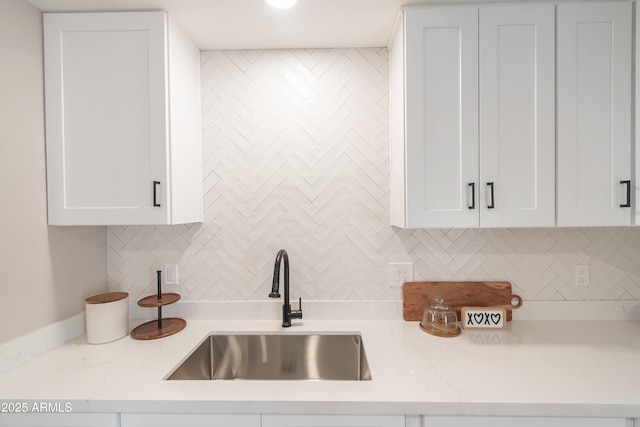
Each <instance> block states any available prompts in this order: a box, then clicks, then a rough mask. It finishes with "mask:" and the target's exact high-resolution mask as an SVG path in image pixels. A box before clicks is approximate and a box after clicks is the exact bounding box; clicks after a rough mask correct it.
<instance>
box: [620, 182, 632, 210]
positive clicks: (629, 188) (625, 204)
mask: <svg viewBox="0 0 640 427" xmlns="http://www.w3.org/2000/svg"><path fill="white" fill-rule="evenodd" d="M620 184H623V185H626V186H627V202H626V203H624V204H622V205H620V207H621V208H630V207H631V181H629V180H626V181H620Z"/></svg>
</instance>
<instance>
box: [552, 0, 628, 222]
mask: <svg viewBox="0 0 640 427" xmlns="http://www.w3.org/2000/svg"><path fill="white" fill-rule="evenodd" d="M631 17H632V4H631V3H626V2H620V3H618V2H611V3H606V4H605V3H601V4H598V3H595V4H560V5H558V7H557V21H558V22H557V28H558V30H557V31H558V34H557V38H558V48H557V49H558V52H557V58H558V64H557V67H558V71H557V79H558V80H557V91H558V101H557V102H558V106H557V108H558V123H557V132H558V141H557V144H558V147H557V153H558V176H557V180H558V190H557V191H558V200H557V207H558V226H608V225H629V224H631V217H632V215H631V212H632V211H631V207H630V205H631V203H630V200H629V199H630V192H631V190H632V186H633V185H634V184H633V181H632V177H631V164H632V163H631V162H632V160H631V57H632V52H631V50H632V43H631V41H632V40H631V38H632V36H631V29H632V26H631V24H632V22H631Z"/></svg>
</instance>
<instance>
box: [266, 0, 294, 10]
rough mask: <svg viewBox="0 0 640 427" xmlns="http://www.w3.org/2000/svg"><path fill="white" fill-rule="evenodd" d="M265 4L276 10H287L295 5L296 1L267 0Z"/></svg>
mask: <svg viewBox="0 0 640 427" xmlns="http://www.w3.org/2000/svg"><path fill="white" fill-rule="evenodd" d="M267 3H269V6H272V7H275V8H277V9H289V8H290V7H291V6H293V5H294V4H296V0H267Z"/></svg>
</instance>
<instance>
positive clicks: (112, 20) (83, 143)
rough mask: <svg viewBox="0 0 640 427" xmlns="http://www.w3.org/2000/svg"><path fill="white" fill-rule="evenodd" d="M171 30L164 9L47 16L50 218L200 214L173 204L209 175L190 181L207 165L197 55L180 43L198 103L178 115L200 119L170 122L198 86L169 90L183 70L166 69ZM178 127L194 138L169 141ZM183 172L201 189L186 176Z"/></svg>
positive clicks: (154, 220)
mask: <svg viewBox="0 0 640 427" xmlns="http://www.w3.org/2000/svg"><path fill="white" fill-rule="evenodd" d="M169 29H170V26H169V22H168V19H167V15H166V14H165V13H164V12H141V13H140V12H138V13H72V14H67V13H53V14H45V15H44V40H45V44H44V50H45V98H46V101H45V107H46V138H47V185H48V204H49V224H51V225H112V224H169V223H176V222H193V221H198V220H199V219H198V218H199V217H201V215H202V214H201V213H200V214H199V215H198V212H197V206H195V204H194V205H192V206H189V207H188V209H190V210H191V211H193V212H195V213H194V214H192V215H181V214H178V215H176V214H175V212H174V209H172V203H174V202H175V200H174V199H175V198H178V199H179V200H180V197H181V196H180V194H181V192H182V191H185V189H187V190H186V191H187V192H188V193H190V194H197V189H198V185H200V186H201V181H202V176H201V174H199V176H198V181H200V184H198V182H194V181H193V176H194V172H193V170H194V169H195V170H196V172H195V174H197V171H198V170H199V168H200V167H201V153H200V152H199V151H201V148H200V147H201V141H200V119H199V116H200V107H199V105H200V101H199V76H200V75H199V52H198V51H197V49H195V47H193V46H192V45H191V46H189V45H186V44H184V43H183V44H180V43H175V49H176V50H177V49H182V51H183V53H184V54H183V55H182V57H181V58H180V60H181V61H183V62H184V64H183V65H182V67H183V69H184V68H185V67H186V68H187V69H191V70H192V71H191V72H187V73H183V74H182V76H180V77H181V78H182V79H185V78H188V79H189V80H195V81H196V86H197V87H196V88H195V89H196V90H197V95H196V104H195V105H193V106H187V105H185V104H184V103H182V105H181V108H182V110H180V109H179V108H175V113H176V117H177V116H178V115H185V114H190V115H192V116H195V118H190V119H186V120H184V121H181V122H180V123H179V124H177V125H176V126H170V125H171V123H170V119H171V113H172V110H171V107H172V106H173V105H171V104H170V102H171V103H173V102H174V101H173V98H174V97H177V98H180V99H183V100H184V99H188V98H189V97H190V96H191V95H189V94H190V93H191V92H193V90H194V88H193V83H192V82H191V81H190V82H188V83H187V84H186V85H185V86H183V87H181V88H177V87H174V88H172V84H173V83H174V82H175V83H176V84H177V82H178V81H177V80H175V79H173V80H172V76H173V74H176V75H180V73H179V72H177V71H176V72H175V73H174V72H173V70H170V69H169V68H168V63H169V61H170V60H171V58H170V56H171V55H170V52H171V50H170V49H169V43H168V34H169ZM171 48H172V49H174V44H173V43H172V44H171ZM185 49H186V50H185ZM189 50H190V51H189ZM187 61H190V63H188V62H187ZM185 74H189V75H185ZM188 85H191V87H189V86H188ZM170 89H174V91H173V92H171V93H170ZM178 89H181V90H180V91H178ZM170 95H171V96H170ZM191 97H192V96H191ZM174 127H175V128H176V129H177V130H176V132H181V133H182V134H183V135H188V137H187V138H181V140H180V141H179V142H178V141H175V144H174V145H175V146H172V145H171V142H172V141H171V137H172V136H174V135H173V134H174V129H173V128H174ZM194 127H195V131H194ZM176 136H177V135H176ZM185 147H196V148H197V150H198V152H196V151H194V149H191V148H185ZM176 152H177V155H176ZM185 153H186V156H185V155H183V154H185ZM195 155H197V156H198V157H197V159H196V158H195V157H194V156H195ZM169 156H174V157H173V159H172V158H171V157H169ZM185 162H186V163H188V164H189V166H187V167H184V166H182V163H185ZM184 170H187V171H188V173H187V176H188V177H190V178H188V179H190V180H191V182H190V184H191V185H192V186H195V188H194V187H189V186H188V185H186V183H184V182H182V181H181V177H182V176H183V175H184V174H183V172H182V171H184ZM172 192H173V193H172ZM200 199H201V191H200ZM195 200H196V202H197V203H200V206H201V201H199V202H198V200H197V198H196V199H195ZM189 203H192V204H193V201H191V202H189ZM200 211H201V208H200ZM185 220H186V221H185Z"/></svg>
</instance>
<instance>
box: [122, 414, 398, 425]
mask: <svg viewBox="0 0 640 427" xmlns="http://www.w3.org/2000/svg"><path fill="white" fill-rule="evenodd" d="M123 427H124V426H123ZM262 427H405V417H404V415H268V414H265V415H262Z"/></svg>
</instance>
